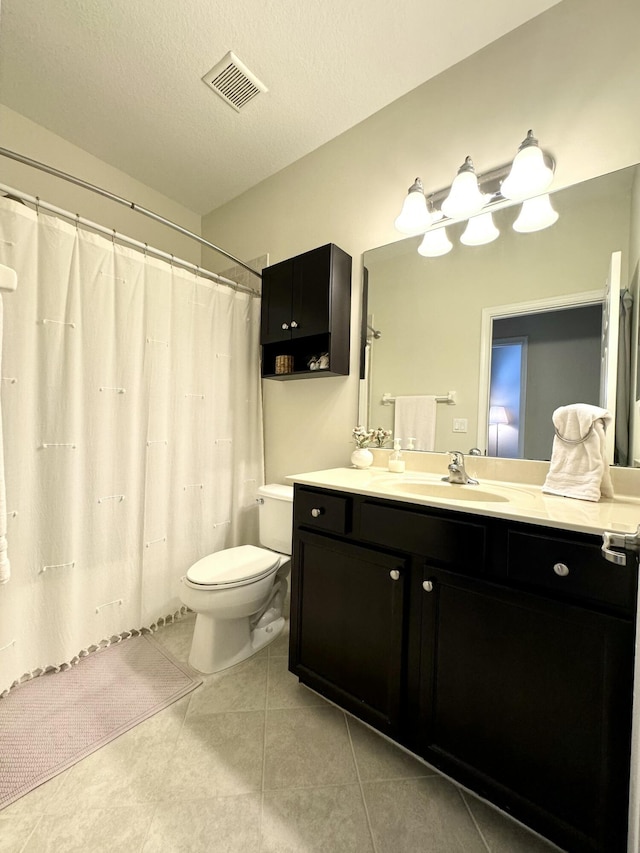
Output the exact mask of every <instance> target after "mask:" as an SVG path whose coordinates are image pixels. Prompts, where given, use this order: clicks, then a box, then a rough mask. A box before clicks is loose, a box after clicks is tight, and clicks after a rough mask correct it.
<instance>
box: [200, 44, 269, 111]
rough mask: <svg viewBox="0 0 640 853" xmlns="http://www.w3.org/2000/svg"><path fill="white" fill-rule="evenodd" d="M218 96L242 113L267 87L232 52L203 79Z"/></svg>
mask: <svg viewBox="0 0 640 853" xmlns="http://www.w3.org/2000/svg"><path fill="white" fill-rule="evenodd" d="M202 79H203V80H204V82H205V83H206V84H207V86H209V87H210V88H211V89H213V91H214V92H216V94H218V95H220V97H221V98H222V99H223V100H224V101H226V102H227V103H228V104H229V105H230V106H232V107H233V108H234V110H236V112H240V110H241V109H242V108H243V107H246V105H247V104H248V103H249V101H252V100H253V99H254V98H255V96H256V95H259V94H260V92H268V91H269V90H268V89H267V87H266V86H265V85H264V83H262V82H261V81H260V80H258V78H257V77H256V76H255V74H252V73H251V71H249V69H248V68H247V66H246V65H244V64H243V63H242V62H240V60H239V59H238V57H237V56H236V55H235V54H233V53H232V52H231V51H229V53H227V54H226V55H225V56H224V57H223V58H222V59H221V60H220V62H218V64H217V65H214V66H213V68H212V69H211V71H209V72H208V73H207V74H205V75H204V77H203V78H202Z"/></svg>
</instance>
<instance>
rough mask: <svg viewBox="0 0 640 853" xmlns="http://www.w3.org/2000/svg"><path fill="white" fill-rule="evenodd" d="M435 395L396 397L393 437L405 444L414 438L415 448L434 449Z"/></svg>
mask: <svg viewBox="0 0 640 853" xmlns="http://www.w3.org/2000/svg"><path fill="white" fill-rule="evenodd" d="M437 405H438V404H437V403H436V398H435V396H416V397H396V411H395V419H394V424H393V437H394V438H400V439H402V441H403V442H404V446H405V447H406V446H407V439H409V438H415V444H414V449H415V450H434V449H435V445H436V406H437Z"/></svg>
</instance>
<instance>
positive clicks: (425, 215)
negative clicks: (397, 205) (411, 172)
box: [395, 178, 431, 234]
mask: <svg viewBox="0 0 640 853" xmlns="http://www.w3.org/2000/svg"><path fill="white" fill-rule="evenodd" d="M430 225H431V216H430V214H429V210H428V209H427V200H426V198H425V197H424V189H423V187H422V181H421V180H420V178H416V180H415V183H414V184H413V185H412V186H410V187H409V192H408V193H407V197H406V198H405V200H404V204H403V205H402V210H401V211H400V214H399V215H398V217H397V218H396V221H395V226H396V229H397V230H398V231H400V232H401V233H402V234H422V233H423V232H424V231H426V230H427V228H428V227H429V226H430Z"/></svg>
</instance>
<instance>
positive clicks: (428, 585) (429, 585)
mask: <svg viewBox="0 0 640 853" xmlns="http://www.w3.org/2000/svg"><path fill="white" fill-rule="evenodd" d="M422 589H423V590H424V591H425V592H433V581H424V582H423V584H422Z"/></svg>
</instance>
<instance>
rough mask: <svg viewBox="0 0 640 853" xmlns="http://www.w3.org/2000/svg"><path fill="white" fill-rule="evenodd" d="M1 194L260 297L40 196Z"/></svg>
mask: <svg viewBox="0 0 640 853" xmlns="http://www.w3.org/2000/svg"><path fill="white" fill-rule="evenodd" d="M0 192H2V193H6V194H7V195H9V196H13V197H14V198H18V199H22V201H28V202H29V203H30V204H33V205H34V206H35V208H36V210H38V208H42V210H46V211H48V212H50V213H55V214H56V216H61V217H63V218H64V219H68V220H69V221H70V222H73V223H74V224H76V225H82V226H84V227H85V228H91V230H92V231H97V232H98V233H99V234H104V235H105V236H107V237H110V238H111V239H112V240H118V242H119V243H124V244H126V245H127V246H133V247H134V248H135V249H140V250H141V251H143V252H144V253H145V254H147V255H152V256H153V257H155V258H160V259H161V260H163V261H168V262H169V263H171V264H173V265H174V266H177V267H181V268H183V269H186V270H190V271H191V272H194V273H195V274H196V275H198V276H200V277H202V278H208V279H211V280H212V281H215V282H217V283H218V284H223V285H225V286H226V287H230V288H232V289H233V290H239V291H241V292H242V293H248V294H250V295H251V296H258V297H259V296H260V293H259V292H258V291H257V290H254V289H253V288H252V287H246V286H245V285H243V284H238V282H236V281H232V280H231V279H230V278H225V277H224V276H223V275H219V274H218V273H215V272H210V271H209V270H206V269H203V268H202V267H199V266H197V265H196V264H193V263H191V261H185V260H183V259H182V258H176V257H174V255H170V254H169V253H168V252H163V251H162V250H161V249H155V248H153V246H149V245H148V244H147V243H141V242H140V241H139V240H134V238H133V237H128V236H127V235H126V234H119V233H118V232H117V231H116V230H115V228H112V229H109V228H105V226H104V225H99V224H98V223H97V222H92V221H91V220H90V219H85V218H84V217H83V216H79V215H78V214H77V213H70V212H69V211H68V210H63V209H62V208H61V207H56V206H55V205H54V204H49V202H46V201H42V199H41V198H38V196H33V195H29V194H28V193H25V192H22V190H16V189H14V188H13V187H9V186H7V185H6V184H0Z"/></svg>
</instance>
